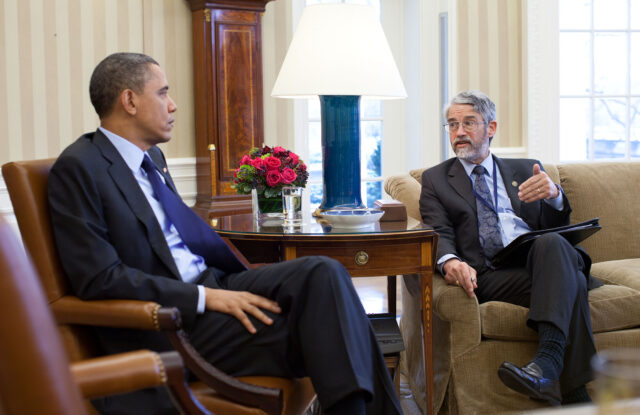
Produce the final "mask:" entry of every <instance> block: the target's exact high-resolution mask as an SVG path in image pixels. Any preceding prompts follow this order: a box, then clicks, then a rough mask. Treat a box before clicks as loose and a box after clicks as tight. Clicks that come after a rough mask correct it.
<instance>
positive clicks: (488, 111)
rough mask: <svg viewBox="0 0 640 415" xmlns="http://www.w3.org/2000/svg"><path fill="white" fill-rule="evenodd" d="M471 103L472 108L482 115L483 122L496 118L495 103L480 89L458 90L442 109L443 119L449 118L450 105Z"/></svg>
mask: <svg viewBox="0 0 640 415" xmlns="http://www.w3.org/2000/svg"><path fill="white" fill-rule="evenodd" d="M455 104H457V105H472V106H473V110H474V111H475V112H477V113H478V114H480V115H481V116H482V119H483V120H484V122H485V123H487V124H489V123H490V122H491V121H494V120H495V119H496V104H494V103H493V101H491V99H489V97H488V96H487V94H485V93H484V92H481V91H476V90H472V89H470V90H468V91H462V92H459V93H458V95H456V96H455V97H453V99H452V100H451V102H450V103H449V105H447V107H446V108H445V110H444V118H445V120H446V119H447V118H449V109H450V108H451V106H452V105H455Z"/></svg>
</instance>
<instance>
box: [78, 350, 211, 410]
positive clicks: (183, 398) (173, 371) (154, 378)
mask: <svg viewBox="0 0 640 415" xmlns="http://www.w3.org/2000/svg"><path fill="white" fill-rule="evenodd" d="M71 373H72V375H73V377H74V378H75V380H76V383H77V384H78V386H79V387H80V391H81V392H82V395H83V396H84V397H85V398H87V399H93V398H99V397H102V396H109V395H116V394H121V393H128V392H133V391H136V390H140V389H145V388H151V387H155V386H161V385H164V386H165V387H167V389H168V390H169V393H170V394H171V396H172V397H173V399H174V403H175V404H176V406H178V409H180V410H181V411H182V412H184V413H186V414H194V415H196V414H197V415H206V414H209V413H210V412H209V411H207V410H206V409H205V408H204V407H203V406H202V404H201V403H200V402H198V401H197V399H196V398H195V397H194V396H193V394H192V393H191V391H190V390H189V388H188V386H187V383H186V380H185V378H184V366H183V365H182V359H181V358H180V355H179V354H178V353H177V352H167V353H160V354H158V353H155V352H151V351H148V350H140V351H136V352H129V353H121V354H117V355H111V356H105V357H99V358H95V359H89V360H85V361H82V362H76V363H72V364H71Z"/></svg>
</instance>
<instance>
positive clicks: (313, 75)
mask: <svg viewBox="0 0 640 415" xmlns="http://www.w3.org/2000/svg"><path fill="white" fill-rule="evenodd" d="M271 95H272V96H274V97H280V98H305V97H312V96H316V95H358V96H363V97H369V98H377V99H389V98H405V97H406V96H407V92H406V90H405V89H404V85H403V83H402V79H401V78H400V73H399V72H398V68H397V67H396V64H395V62H394V60H393V55H392V54H391V50H390V49H389V44H388V43H387V39H386V37H385V35H384V32H383V31H382V26H381V25H380V21H379V20H378V18H377V17H376V14H375V11H374V9H373V8H372V7H369V6H361V5H352V4H316V5H312V6H307V7H306V8H305V9H304V11H303V13H302V17H301V19H300V23H299V24H298V28H297V29H296V32H295V34H294V36H293V40H292V41H291V45H290V46H289V50H288V51H287V56H286V57H285V59H284V62H283V64H282V68H281V69H280V73H279V75H278V79H277V80H276V83H275V85H274V87H273V91H272V92H271Z"/></svg>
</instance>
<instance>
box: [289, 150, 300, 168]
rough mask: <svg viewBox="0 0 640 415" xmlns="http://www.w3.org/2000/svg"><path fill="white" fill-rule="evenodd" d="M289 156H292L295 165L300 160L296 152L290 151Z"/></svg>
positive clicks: (292, 162)
mask: <svg viewBox="0 0 640 415" xmlns="http://www.w3.org/2000/svg"><path fill="white" fill-rule="evenodd" d="M289 158H291V164H293V165H294V166H295V165H296V164H298V162H299V161H300V159H299V158H298V155H297V154H296V153H289Z"/></svg>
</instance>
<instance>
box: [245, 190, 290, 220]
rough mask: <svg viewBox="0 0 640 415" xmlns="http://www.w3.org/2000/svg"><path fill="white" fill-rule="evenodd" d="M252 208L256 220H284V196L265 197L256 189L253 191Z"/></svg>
mask: <svg viewBox="0 0 640 415" xmlns="http://www.w3.org/2000/svg"><path fill="white" fill-rule="evenodd" d="M251 207H252V210H253V217H254V219H263V218H282V217H283V213H282V196H275V197H264V195H259V194H258V192H257V191H256V189H252V190H251Z"/></svg>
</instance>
